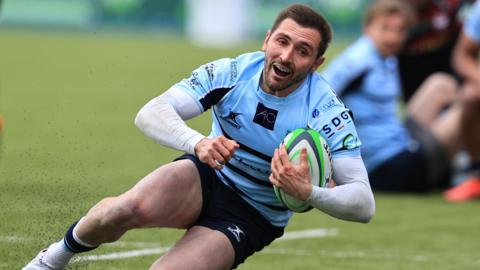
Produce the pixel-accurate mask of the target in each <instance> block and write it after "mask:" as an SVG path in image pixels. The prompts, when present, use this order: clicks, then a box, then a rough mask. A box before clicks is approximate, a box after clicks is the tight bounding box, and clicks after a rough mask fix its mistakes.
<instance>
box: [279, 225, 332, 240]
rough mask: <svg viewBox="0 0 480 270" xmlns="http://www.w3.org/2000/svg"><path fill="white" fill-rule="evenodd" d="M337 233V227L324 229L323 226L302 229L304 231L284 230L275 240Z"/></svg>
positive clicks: (316, 236)
mask: <svg viewBox="0 0 480 270" xmlns="http://www.w3.org/2000/svg"><path fill="white" fill-rule="evenodd" d="M337 234H338V230H337V229H324V228H319V229H312V230H304V231H293V232H286V233H285V234H284V235H283V236H282V237H281V238H280V239H277V241H282V240H296V239H304V238H318V237H328V236H336V235H337Z"/></svg>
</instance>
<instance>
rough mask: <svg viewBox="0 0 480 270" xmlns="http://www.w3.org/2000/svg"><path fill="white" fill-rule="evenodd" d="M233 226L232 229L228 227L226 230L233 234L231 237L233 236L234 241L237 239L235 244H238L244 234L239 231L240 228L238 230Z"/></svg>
mask: <svg viewBox="0 0 480 270" xmlns="http://www.w3.org/2000/svg"><path fill="white" fill-rule="evenodd" d="M233 226H234V227H233V228H232V227H230V226H228V227H227V229H228V230H229V231H230V232H231V233H232V234H233V236H235V239H237V242H239V243H240V240H241V239H240V236H241V235H242V234H243V235H245V233H244V232H243V231H242V230H240V228H238V226H237V225H233Z"/></svg>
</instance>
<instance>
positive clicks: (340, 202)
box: [307, 182, 375, 223]
mask: <svg viewBox="0 0 480 270" xmlns="http://www.w3.org/2000/svg"><path fill="white" fill-rule="evenodd" d="M307 202H308V203H309V204H310V205H311V206H312V207H315V208H317V209H319V210H321V211H323V212H325V213H327V214H329V215H331V216H333V217H336V218H340V219H344V220H350V221H358V222H364V223H367V222H369V221H370V219H371V218H372V217H373V215H374V213H375V202H374V200H373V195H372V194H371V191H370V187H369V186H366V185H365V184H363V183H360V182H359V183H351V184H347V185H342V186H336V187H334V188H321V187H313V189H312V193H310V196H309V197H308V199H307Z"/></svg>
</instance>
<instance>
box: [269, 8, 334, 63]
mask: <svg viewBox="0 0 480 270" xmlns="http://www.w3.org/2000/svg"><path fill="white" fill-rule="evenodd" d="M289 18H290V19H292V20H294V21H295V22H296V23H298V24H299V25H301V26H303V27H308V28H313V29H315V30H317V31H318V32H319V33H320V44H319V46H318V55H317V57H319V56H322V55H323V54H324V53H325V51H326V50H327V48H328V44H329V43H330V41H332V27H331V26H330V24H329V23H328V22H327V20H326V19H325V18H324V17H323V16H322V15H320V14H319V13H318V12H316V11H315V10H313V9H311V8H310V7H308V6H306V5H302V4H292V5H289V6H287V7H286V8H284V9H283V10H281V11H280V13H278V15H277V18H276V19H275V22H274V23H273V26H272V29H270V31H271V33H273V32H274V31H275V30H276V29H277V28H278V26H279V25H280V23H281V22H282V21H284V20H285V19H289Z"/></svg>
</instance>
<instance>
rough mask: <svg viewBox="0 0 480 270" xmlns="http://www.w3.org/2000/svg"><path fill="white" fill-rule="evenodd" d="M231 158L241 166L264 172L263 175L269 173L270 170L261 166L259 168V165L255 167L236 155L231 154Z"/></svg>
mask: <svg viewBox="0 0 480 270" xmlns="http://www.w3.org/2000/svg"><path fill="white" fill-rule="evenodd" d="M232 158H233V159H234V160H236V161H238V163H240V164H241V165H242V166H245V167H247V168H249V169H251V170H253V171H256V172H258V173H261V174H264V175H269V174H270V173H271V171H270V170H264V169H262V168H259V167H256V166H253V165H252V164H250V163H248V162H246V161H245V160H243V159H242V158H240V157H238V156H237V155H233V156H232Z"/></svg>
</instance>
